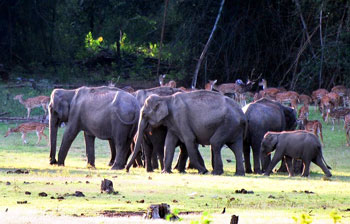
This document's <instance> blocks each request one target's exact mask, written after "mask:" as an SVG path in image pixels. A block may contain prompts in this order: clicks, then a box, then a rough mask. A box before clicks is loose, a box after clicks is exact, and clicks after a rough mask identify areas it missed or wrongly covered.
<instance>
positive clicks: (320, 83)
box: [318, 5, 324, 88]
mask: <svg viewBox="0 0 350 224" xmlns="http://www.w3.org/2000/svg"><path fill="white" fill-rule="evenodd" d="M322 8H323V5H322V6H321V10H320V42H321V62H320V71H319V74H318V88H321V85H322V68H323V54H324V43H323V37H322Z"/></svg>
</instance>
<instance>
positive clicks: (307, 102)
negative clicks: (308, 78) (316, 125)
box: [299, 94, 312, 106]
mask: <svg viewBox="0 0 350 224" xmlns="http://www.w3.org/2000/svg"><path fill="white" fill-rule="evenodd" d="M299 102H300V103H302V104H304V105H308V106H309V105H310V104H311V103H312V99H311V97H310V96H308V95H306V94H300V95H299Z"/></svg>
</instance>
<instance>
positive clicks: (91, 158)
mask: <svg viewBox="0 0 350 224" xmlns="http://www.w3.org/2000/svg"><path fill="white" fill-rule="evenodd" d="M84 140H85V149H86V156H87V163H88V166H91V167H95V136H93V135H88V134H86V132H84Z"/></svg>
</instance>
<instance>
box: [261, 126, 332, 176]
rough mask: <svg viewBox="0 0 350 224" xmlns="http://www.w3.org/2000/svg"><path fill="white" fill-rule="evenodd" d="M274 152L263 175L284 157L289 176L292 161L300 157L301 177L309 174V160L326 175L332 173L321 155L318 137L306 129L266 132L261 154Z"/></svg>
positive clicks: (291, 169)
mask: <svg viewBox="0 0 350 224" xmlns="http://www.w3.org/2000/svg"><path fill="white" fill-rule="evenodd" d="M274 150H276V151H275V154H274V156H273V158H272V160H271V162H270V164H269V165H268V167H267V169H266V171H265V173H264V175H265V176H269V175H270V174H271V172H272V169H273V168H274V167H275V166H276V164H277V163H278V162H279V161H280V160H281V159H282V158H283V157H285V159H286V164H287V168H288V172H289V176H293V175H294V172H293V171H294V168H293V166H292V161H293V160H296V159H300V160H302V162H303V165H304V169H303V172H302V176H303V177H308V176H309V174H310V162H313V163H315V164H316V165H318V166H319V167H320V168H321V169H322V170H323V172H324V173H325V175H326V176H327V177H331V176H332V174H331V172H330V171H329V169H331V168H330V167H329V166H328V165H327V163H326V162H325V160H324V158H323V155H322V147H321V143H320V141H319V139H318V138H317V137H316V136H315V135H314V134H313V133H310V132H308V131H304V130H297V131H283V132H267V133H266V134H265V136H264V139H263V140H262V142H261V152H262V154H263V155H268V154H271V152H273V151H274Z"/></svg>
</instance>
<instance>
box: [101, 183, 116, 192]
mask: <svg viewBox="0 0 350 224" xmlns="http://www.w3.org/2000/svg"><path fill="white" fill-rule="evenodd" d="M103 192H106V193H107V194H112V193H114V189H113V182H112V181H110V180H108V179H103V180H102V181H101V193H103Z"/></svg>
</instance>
